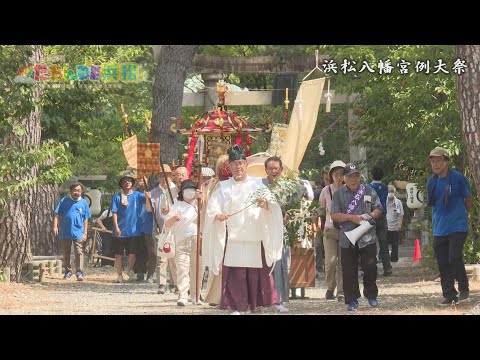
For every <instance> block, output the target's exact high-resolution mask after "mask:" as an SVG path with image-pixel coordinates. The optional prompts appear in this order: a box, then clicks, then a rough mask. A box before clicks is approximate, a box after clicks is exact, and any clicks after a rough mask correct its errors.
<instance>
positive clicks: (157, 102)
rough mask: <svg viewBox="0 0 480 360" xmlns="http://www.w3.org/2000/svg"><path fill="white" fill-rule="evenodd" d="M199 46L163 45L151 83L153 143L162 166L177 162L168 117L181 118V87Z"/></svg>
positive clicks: (175, 146)
mask: <svg viewBox="0 0 480 360" xmlns="http://www.w3.org/2000/svg"><path fill="white" fill-rule="evenodd" d="M197 49H198V45H162V47H161V50H160V55H159V62H158V66H157V72H156V75H155V81H154V83H153V116H152V118H153V119H152V140H153V141H154V142H159V143H160V152H161V154H162V160H163V162H164V163H169V164H171V163H172V160H174V159H175V160H178V134H174V133H172V131H171V130H170V125H172V124H173V122H172V120H170V118H171V117H172V116H175V117H176V118H179V117H180V111H181V109H182V100H183V84H184V83H185V78H186V76H187V70H189V67H190V65H191V64H192V61H193V57H194V56H195V53H196V52H197Z"/></svg>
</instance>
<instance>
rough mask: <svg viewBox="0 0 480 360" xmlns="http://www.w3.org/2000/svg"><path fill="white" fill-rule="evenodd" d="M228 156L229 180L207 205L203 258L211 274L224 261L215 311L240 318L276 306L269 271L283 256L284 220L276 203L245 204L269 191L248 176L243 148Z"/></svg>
mask: <svg viewBox="0 0 480 360" xmlns="http://www.w3.org/2000/svg"><path fill="white" fill-rule="evenodd" d="M228 155H229V167H230V170H231V171H232V174H233V176H232V177H231V178H230V179H228V180H226V181H221V182H220V187H219V188H218V189H217V190H215V192H214V193H213V194H212V196H211V198H210V200H209V202H208V206H207V211H206V214H205V216H206V217H205V226H204V229H203V234H202V235H203V244H202V256H203V258H204V263H205V265H206V266H208V267H209V269H211V270H212V271H213V273H214V274H216V275H217V274H218V273H219V270H220V266H222V265H221V264H222V260H223V267H222V296H221V303H220V308H221V309H231V310H234V312H233V313H232V314H240V313H242V312H245V311H247V309H248V308H250V311H255V310H256V308H257V306H272V305H273V304H276V303H278V296H277V292H276V290H275V285H274V281H273V276H272V274H271V267H272V265H273V264H274V263H275V262H276V261H277V260H279V259H281V257H282V247H283V217H282V211H281V209H280V205H279V204H278V203H277V202H274V201H267V200H266V199H265V198H261V199H260V200H258V202H257V203H254V204H252V205H249V204H248V203H249V199H250V195H251V194H254V193H255V192H257V191H262V192H265V197H267V198H268V195H269V191H268V189H267V187H266V186H265V185H264V184H263V183H262V179H261V178H257V177H250V176H248V175H247V172H246V168H247V161H246V155H245V152H244V151H243V149H242V148H240V147H239V146H237V145H235V146H233V147H232V148H231V149H230V150H229V152H228ZM224 255H225V256H224Z"/></svg>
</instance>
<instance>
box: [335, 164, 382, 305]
mask: <svg viewBox="0 0 480 360" xmlns="http://www.w3.org/2000/svg"><path fill="white" fill-rule="evenodd" d="M343 179H344V181H345V186H342V187H340V188H339V189H337V191H335V192H334V193H333V199H332V207H331V210H330V211H331V218H332V221H338V222H339V223H340V241H339V243H340V248H341V249H340V251H341V262H342V271H343V293H344V296H345V304H347V310H348V311H354V310H356V309H357V308H358V299H359V298H360V297H361V295H360V288H359V284H358V257H359V256H360V262H361V265H362V269H363V295H365V297H366V298H367V299H368V304H369V305H370V306H372V307H375V306H378V300H377V295H378V288H377V283H376V282H377V234H376V231H375V226H371V225H372V223H374V221H371V220H372V219H373V220H375V219H378V218H379V217H380V216H381V215H382V211H383V207H382V204H381V203H380V199H379V197H378V194H377V192H376V191H375V190H374V189H373V188H371V187H370V186H365V185H364V184H360V171H359V169H358V168H357V166H356V165H355V164H352V163H349V164H347V165H346V166H345V167H344V169H343ZM366 222H368V223H369V224H366V225H367V227H366V228H367V229H368V230H367V231H365V232H364V233H358V235H359V236H358V237H357V238H356V241H355V240H351V239H349V238H348V237H347V235H345V233H346V232H349V231H351V230H353V229H356V228H358V225H360V224H362V225H364V224H365V223H366ZM369 226H370V227H369ZM368 227H369V228H368ZM352 238H353V237H352Z"/></svg>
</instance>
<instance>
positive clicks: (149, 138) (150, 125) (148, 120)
mask: <svg viewBox="0 0 480 360" xmlns="http://www.w3.org/2000/svg"><path fill="white" fill-rule="evenodd" d="M145 121H146V123H147V131H148V142H149V143H151V142H152V120H151V119H149V118H148V115H147V113H145Z"/></svg>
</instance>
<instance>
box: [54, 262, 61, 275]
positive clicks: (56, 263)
mask: <svg viewBox="0 0 480 360" xmlns="http://www.w3.org/2000/svg"><path fill="white" fill-rule="evenodd" d="M55 270H56V271H55V272H56V273H57V274H62V260H56V261H55Z"/></svg>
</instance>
